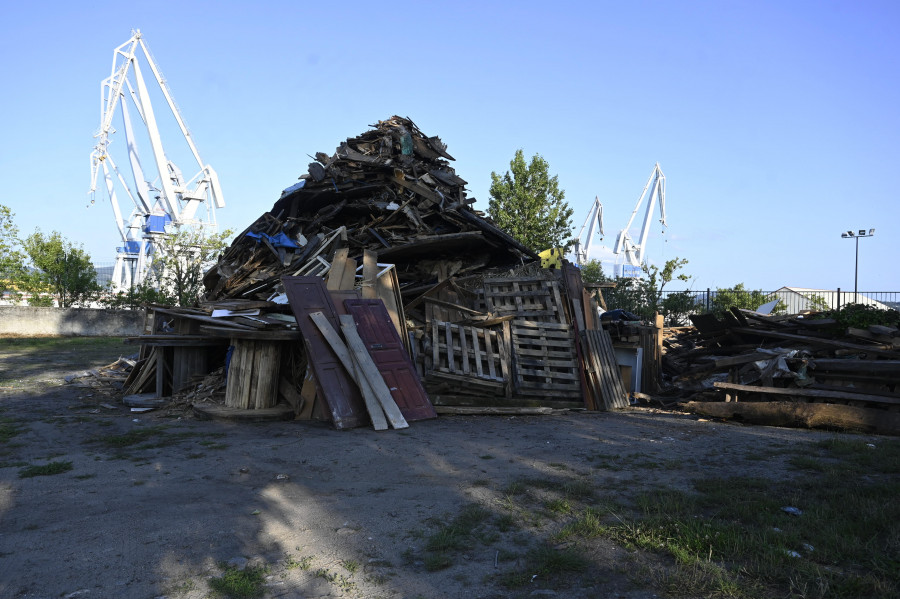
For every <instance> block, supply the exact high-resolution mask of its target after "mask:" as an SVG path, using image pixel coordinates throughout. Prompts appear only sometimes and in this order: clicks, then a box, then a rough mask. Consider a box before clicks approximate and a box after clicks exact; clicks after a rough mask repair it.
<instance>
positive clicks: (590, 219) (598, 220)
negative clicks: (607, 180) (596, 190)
mask: <svg viewBox="0 0 900 599" xmlns="http://www.w3.org/2000/svg"><path fill="white" fill-rule="evenodd" d="M588 223H590V227H588ZM598 225H599V227H600V230H599V231H598V233H600V240H601V241H602V240H603V204H601V203H600V198H599V197H597V196H594V204H593V205H592V206H591V209H590V211H589V212H588V215H587V218H585V219H584V224H583V225H581V230H580V231H579V232H578V239H576V240H575V263H576V264H578V266H583V265H584V264H586V263H587V261H588V260H590V254H591V246H592V245H593V244H594V231H595V230H596V228H597V226H598ZM586 227H587V228H588V234H587V237H586V238H585V239H584V244H583V245H582V242H581V239H582V237H581V236H582V235H584V229H585V228H586Z"/></svg>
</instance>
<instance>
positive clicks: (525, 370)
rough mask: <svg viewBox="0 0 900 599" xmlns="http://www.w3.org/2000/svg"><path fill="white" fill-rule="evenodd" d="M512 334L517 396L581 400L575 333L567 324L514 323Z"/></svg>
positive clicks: (524, 321) (521, 321)
mask: <svg viewBox="0 0 900 599" xmlns="http://www.w3.org/2000/svg"><path fill="white" fill-rule="evenodd" d="M511 332H512V347H513V356H514V360H513V363H514V368H513V371H514V373H515V376H514V382H515V385H514V387H515V392H516V394H517V395H526V396H541V397H544V398H546V399H547V400H550V401H552V400H554V399H566V400H580V399H581V397H582V396H581V380H580V379H581V376H580V374H579V370H580V369H579V364H578V357H577V355H576V354H575V333H574V332H573V331H572V328H571V327H570V326H569V325H568V324H559V323H552V322H533V321H526V320H514V321H513V322H512V324H511Z"/></svg>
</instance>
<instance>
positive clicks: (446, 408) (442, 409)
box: [434, 406, 553, 416]
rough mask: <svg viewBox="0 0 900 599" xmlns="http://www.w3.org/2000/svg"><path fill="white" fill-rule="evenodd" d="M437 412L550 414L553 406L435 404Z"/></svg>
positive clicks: (510, 414)
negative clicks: (512, 406)
mask: <svg viewBox="0 0 900 599" xmlns="http://www.w3.org/2000/svg"><path fill="white" fill-rule="evenodd" d="M434 409H435V410H436V411H437V413H438V414H456V415H471V416H540V415H545V414H552V413H553V408H504V407H493V406H483V407H479V406H435V408H434Z"/></svg>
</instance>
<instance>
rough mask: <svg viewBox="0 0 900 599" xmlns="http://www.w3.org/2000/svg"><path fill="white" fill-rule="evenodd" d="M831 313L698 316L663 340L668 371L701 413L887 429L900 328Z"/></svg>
mask: <svg viewBox="0 0 900 599" xmlns="http://www.w3.org/2000/svg"><path fill="white" fill-rule="evenodd" d="M825 316H826V317H821V318H810V317H798V316H796V315H784V316H764V315H760V314H756V313H755V312H752V311H748V310H740V309H737V308H732V309H731V311H730V312H728V313H726V315H725V316H724V317H723V318H722V317H717V316H715V315H712V314H705V315H700V316H696V317H692V320H693V322H694V325H695V328H691V329H686V330H679V331H678V332H677V333H676V334H673V335H672V336H670V337H669V338H667V339H666V340H665V342H664V345H665V348H666V352H665V354H664V356H663V369H664V371H665V372H666V373H667V375H668V376H669V377H671V381H672V385H673V386H674V387H675V389H677V391H678V394H679V396H680V398H681V400H682V401H684V402H686V404H685V405H687V407H688V409H690V410H691V411H693V412H696V413H701V414H707V415H715V416H725V415H729V414H730V415H732V416H741V417H743V418H745V419H748V420H754V421H759V422H765V423H769V424H783V423H784V422H793V423H795V424H798V425H806V426H833V427H840V428H854V429H857V430H879V431H880V432H884V431H883V429H884V425H885V422H886V421H885V418H887V416H888V414H889V413H892V412H894V411H895V410H897V409H900V388H898V385H900V343H897V344H895V340H900V330H898V329H897V328H896V327H887V326H884V325H874V327H873V328H866V329H860V328H854V327H842V326H840V325H839V321H838V320H837V319H835V318H831V317H827V315H825ZM746 402H753V405H748V404H747V403H746ZM794 404H808V405H805V406H804V407H803V408H802V410H799V409H798V408H797V407H796V405H794ZM826 413H827V416H825V414H826ZM829 423H830V424H829ZM854 423H855V424H854ZM897 433H900V429H897Z"/></svg>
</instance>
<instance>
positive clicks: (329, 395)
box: [282, 277, 369, 429]
mask: <svg viewBox="0 0 900 599" xmlns="http://www.w3.org/2000/svg"><path fill="white" fill-rule="evenodd" d="M282 282H283V284H284V289H285V293H286V294H287V297H288V301H289V303H290V306H291V310H292V311H293V312H294V316H295V317H296V318H297V326H298V328H299V329H300V332H301V333H302V334H303V342H304V344H305V346H306V354H307V357H308V359H309V363H310V365H311V366H312V369H313V373H314V375H315V382H316V388H317V395H318V396H319V397H320V398H321V399H322V400H323V401H324V402H325V404H326V406H327V408H328V411H329V412H330V414H331V420H332V422H333V424H334V426H335V428H338V429H346V428H353V427H356V426H364V425H366V424H368V423H369V418H368V412H367V410H366V407H365V403H364V402H363V398H362V395H361V394H360V391H359V387H358V386H357V385H356V383H355V382H354V381H353V379H352V377H350V375H349V374H347V372H346V370H345V369H344V367H343V365H342V364H341V363H340V360H339V359H338V357H337V355H335V353H334V351H333V350H332V349H331V346H330V345H329V344H328V342H327V341H325V339H324V338H323V337H322V334H321V333H320V332H319V329H318V328H317V327H316V326H315V324H313V322H312V320H310V319H309V314H311V313H313V312H322V313H324V314H325V317H326V318H327V319H328V322H329V323H330V324H331V326H332V328H336V326H337V314H336V312H335V307H334V304H333V303H332V302H331V297H330V296H329V294H328V290H327V289H326V288H325V283H324V281H322V279H321V278H319V277H283V278H282Z"/></svg>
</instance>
